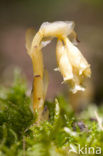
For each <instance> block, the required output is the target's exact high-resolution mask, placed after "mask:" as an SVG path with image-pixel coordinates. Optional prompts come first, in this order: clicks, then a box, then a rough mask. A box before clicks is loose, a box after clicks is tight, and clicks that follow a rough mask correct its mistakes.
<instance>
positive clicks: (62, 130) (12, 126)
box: [0, 72, 103, 156]
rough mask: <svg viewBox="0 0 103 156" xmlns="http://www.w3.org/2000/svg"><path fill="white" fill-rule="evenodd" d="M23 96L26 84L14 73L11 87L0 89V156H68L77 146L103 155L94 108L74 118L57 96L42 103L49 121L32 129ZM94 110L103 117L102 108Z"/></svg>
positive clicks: (102, 133) (101, 134)
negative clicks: (89, 148)
mask: <svg viewBox="0 0 103 156" xmlns="http://www.w3.org/2000/svg"><path fill="white" fill-rule="evenodd" d="M26 92H27V88H26V82H25V80H24V79H23V78H21V76H20V73H18V72H16V73H15V76H14V82H13V85H12V86H11V87H9V88H4V87H1V88H0V156H23V155H24V156H34V155H35V156H47V155H48V156H68V155H69V150H70V147H71V146H72V147H73V148H74V149H75V150H77V152H78V144H80V145H81V146H82V147H84V146H85V145H87V146H88V147H94V148H95V147H101V149H102V153H103V131H102V130H101V129H100V128H99V126H98V122H97V121H95V119H94V116H93V112H92V111H93V110H94V109H97V107H96V106H95V108H94V107H93V106H89V108H88V109H87V110H85V111H84V112H81V113H80V114H79V115H78V116H76V115H75V113H74V112H73V110H72V109H71V106H70V104H68V103H67V102H66V101H65V99H64V97H62V96H59V97H57V98H56V99H55V100H54V101H53V102H48V101H46V102H45V107H47V109H48V110H49V118H48V120H45V121H42V122H41V123H40V125H36V124H35V117H34V115H33V113H32V111H31V109H30V104H31V100H30V98H29V97H28V96H27V94H26ZM90 110H91V111H90ZM97 110H98V112H100V115H102V114H103V108H102V107H100V108H98V109H97ZM44 113H46V112H44ZM102 116H103V115H102ZM91 117H93V119H92V120H91ZM72 154H73V152H72V153H70V155H72ZM73 155H76V154H75V153H74V154H73ZM85 155H86V154H85Z"/></svg>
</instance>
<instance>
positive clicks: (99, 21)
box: [0, 0, 103, 103]
mask: <svg viewBox="0 0 103 156" xmlns="http://www.w3.org/2000/svg"><path fill="white" fill-rule="evenodd" d="M59 20H67V21H69V20H73V21H75V23H76V32H77V33H78V37H79V40H80V43H79V45H78V46H79V48H80V50H81V51H82V53H83V54H84V56H85V57H86V58H87V60H88V62H89V63H90V64H91V68H92V78H91V82H90V85H91V86H92V92H93V94H92V95H93V100H94V101H96V102H97V103H101V102H102V100H103V0H8V1H5V0H4V1H2V2H0V78H1V82H2V83H6V84H8V82H10V81H11V80H12V73H13V70H14V69H15V67H19V68H20V69H21V70H22V72H23V73H25V74H26V77H27V80H28V82H29V86H32V74H33V72H32V64H31V59H30V58H29V56H28V55H27V53H26V49H25V32H26V30H27V28H29V27H31V26H34V28H35V30H37V29H38V28H39V26H40V25H41V24H42V23H43V22H45V21H48V22H52V21H59ZM55 44H56V42H55V40H54V42H52V43H51V44H50V45H48V46H47V47H46V48H45V49H43V54H44V62H45V67H46V68H47V69H48V71H49V80H50V83H49V89H48V97H49V98H51V97H54V96H56V95H58V94H59V93H61V92H62V93H66V92H67V87H66V86H65V85H61V84H60V83H61V81H62V77H61V75H60V73H58V72H54V71H53V69H54V68H55V67H56V56H55Z"/></svg>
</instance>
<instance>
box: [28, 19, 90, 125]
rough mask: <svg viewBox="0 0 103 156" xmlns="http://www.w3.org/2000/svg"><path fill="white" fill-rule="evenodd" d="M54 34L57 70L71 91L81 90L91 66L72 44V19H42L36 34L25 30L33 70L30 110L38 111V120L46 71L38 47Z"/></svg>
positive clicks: (40, 112) (40, 113) (41, 106)
mask: <svg viewBox="0 0 103 156" xmlns="http://www.w3.org/2000/svg"><path fill="white" fill-rule="evenodd" d="M54 37H56V38H57V46H56V58H57V64H58V68H57V69H58V70H59V71H60V72H61V74H62V76H63V82H67V83H68V84H69V87H70V90H71V91H72V92H73V93H76V92H77V91H78V90H81V91H83V90H84V87H83V82H84V80H85V78H87V77H90V75H91V70H90V65H89V64H88V62H87V61H86V59H85V58H84V57H83V55H82V54H81V52H80V51H79V49H78V48H77V47H76V46H75V45H74V44H73V43H72V41H73V42H74V41H76V37H77V35H76V33H75V31H74V22H72V21H70V22H68V21H65V22H63V21H58V22H53V23H48V22H45V23H43V24H42V25H41V27H40V29H39V31H38V32H37V33H36V34H35V35H34V31H33V29H32V30H29V31H27V34H26V48H27V52H28V54H29V56H30V57H31V59H32V63H33V71H34V82H33V109H34V111H37V113H38V119H37V120H38V122H39V121H40V120H41V116H42V111H43V107H44V100H45V96H46V91H47V86H48V81H47V72H45V71H44V67H43V56H42V52H41V49H42V48H43V47H45V46H46V45H47V44H48V43H50V42H51V40H52V39H53V38H54ZM71 40H72V41H71Z"/></svg>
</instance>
